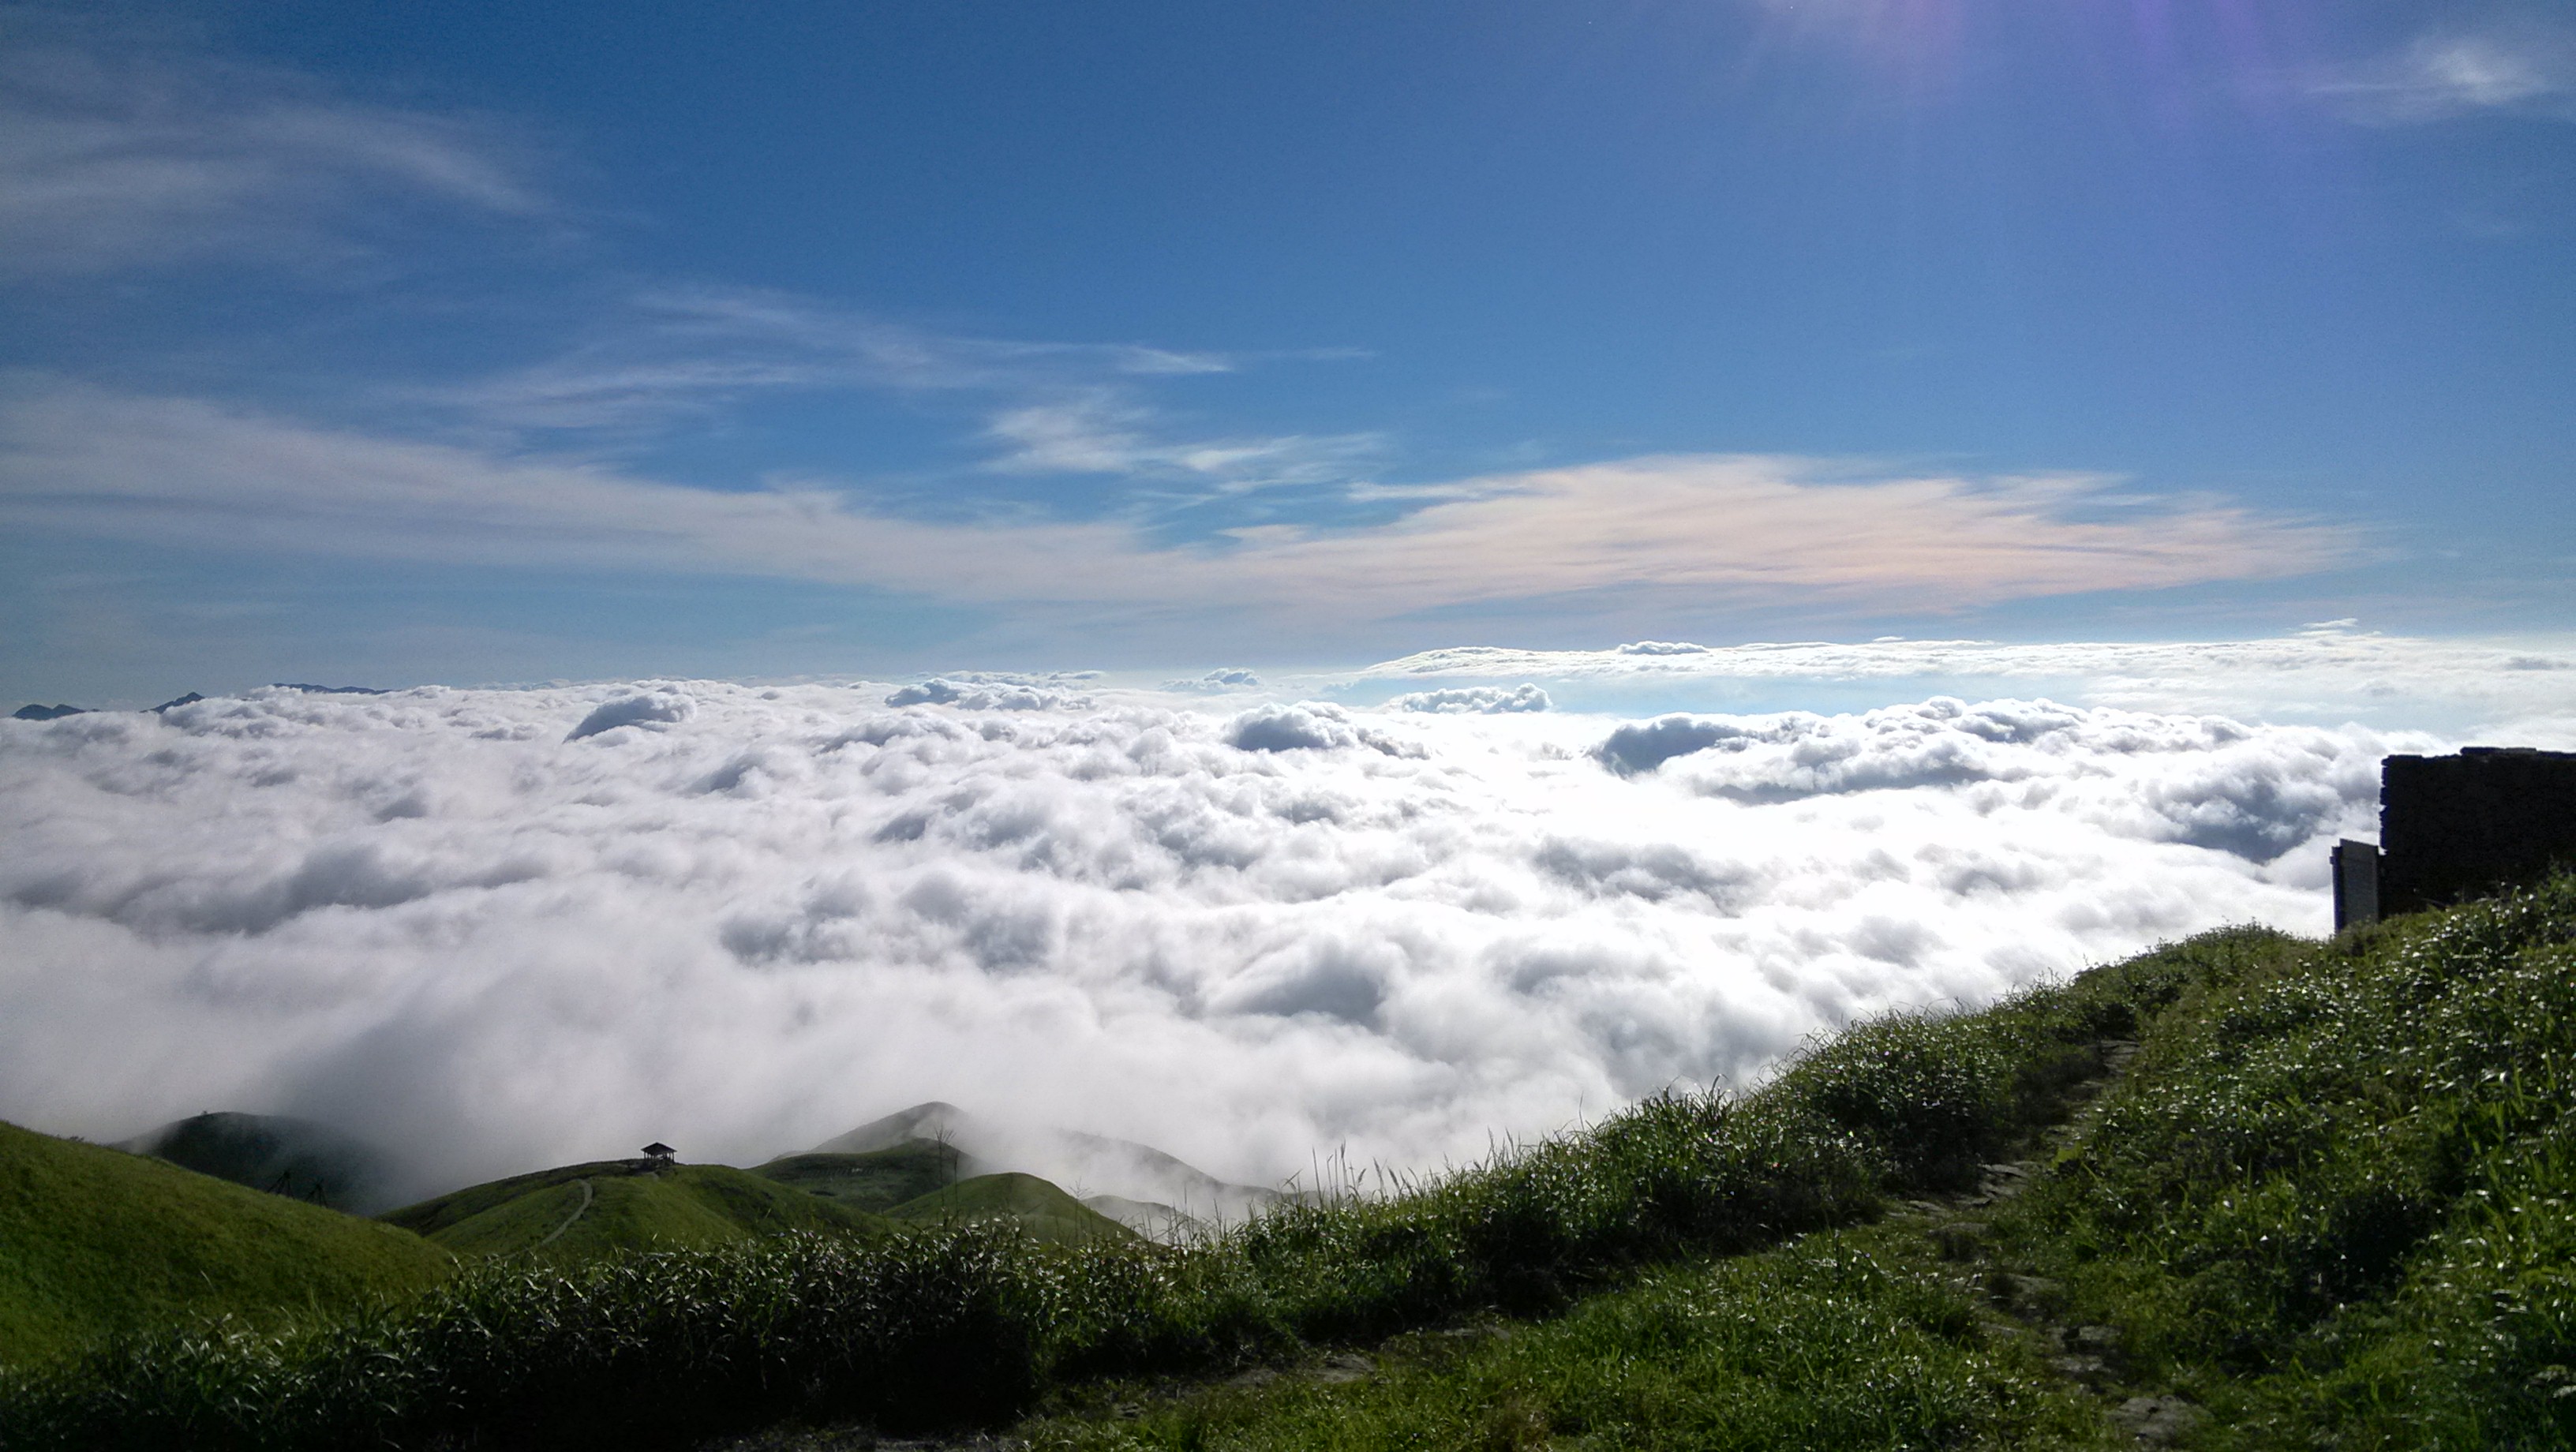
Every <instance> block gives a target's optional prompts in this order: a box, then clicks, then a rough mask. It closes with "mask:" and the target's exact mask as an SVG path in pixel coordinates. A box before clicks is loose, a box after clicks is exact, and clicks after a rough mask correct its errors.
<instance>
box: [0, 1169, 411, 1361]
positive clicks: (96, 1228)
mask: <svg viewBox="0 0 2576 1452" xmlns="http://www.w3.org/2000/svg"><path fill="white" fill-rule="evenodd" d="M454 1268H455V1259H454V1257H453V1256H451V1255H450V1254H449V1253H448V1252H447V1251H445V1250H443V1249H441V1248H439V1247H437V1246H434V1245H431V1244H429V1243H428V1242H427V1241H424V1240H422V1239H421V1238H420V1237H418V1236H416V1235H413V1234H411V1233H409V1232H407V1231H403V1230H398V1229H395V1228H394V1227H392V1226H388V1225H378V1224H374V1223H372V1222H370V1221H365V1220H359V1219H355V1218H353V1217H351V1216H348V1215H344V1214H341V1213H339V1212H338V1211H334V1210H328V1209H324V1208H322V1207H320V1206H316V1205H308V1204H303V1203H300V1202H298V1201H295V1200H291V1199H287V1198H285V1197H283V1196H279V1195H269V1194H263V1193H261V1192H260V1191H257V1190H251V1189H245V1188H243V1187H242V1186H240V1185H235V1184H231V1183H229V1182H227V1181H224V1180H219V1179H215V1178H212V1177H210V1176H207V1175H201V1174H196V1173H193V1172H191V1171H188V1170H184V1169H181V1168H179V1167H178V1166H176V1165H170V1164H165V1163H163V1162H161V1161H159V1160H155V1159H149V1158H146V1157H144V1156H141V1155H135V1154H129V1153H126V1152H124V1151H122V1150H115V1149H109V1148H105V1147H103V1146H99V1145H90V1144H81V1143H78V1142H75V1141H71V1140H62V1139H55V1138H52V1137H51V1136H48V1135H42V1134H36V1133H33V1132H31V1131H28V1130H24V1129H20V1128H18V1127H17V1126H15V1125H10V1124H0V1363H26V1362H32V1361H39V1360H43V1359H45V1358H48V1357H52V1356H55V1355H58V1354H61V1353H64V1352H68V1351H71V1350H73V1349H75V1348H77V1347H79V1346H81V1345H84V1344H86V1343H89V1342H92V1341H95V1340H97V1339H99V1338H101V1337H104V1336H109V1335H114V1334H118V1333H128V1332H139V1331H149V1330H155V1329H159V1328H163V1327H168V1326H173V1325H177V1324H181V1323H183V1322H187V1321H190V1320H193V1319H197V1318H204V1317H212V1316H220V1315H238V1316H247V1317H251V1318H254V1319H266V1320H275V1319H277V1318H278V1317H280V1316H281V1315H284V1314H287V1313H289V1312H293V1313H300V1314H305V1315H323V1314H330V1313H336V1312H341V1311H345V1310H347V1309H349V1308H351V1307H353V1306H356V1305H358V1304H360V1303H361V1302H364V1301H366V1300H368V1299H369V1298H371V1297H376V1296H399V1295H405V1294H409V1293H412V1292H417V1291H420V1290H423V1289H426V1288H427V1287H429V1286H432V1285H435V1284H437V1283H438V1282H440V1281H442V1280H445V1279H446V1278H447V1277H448V1276H449V1275H451V1274H452V1273H453V1271H454Z"/></svg>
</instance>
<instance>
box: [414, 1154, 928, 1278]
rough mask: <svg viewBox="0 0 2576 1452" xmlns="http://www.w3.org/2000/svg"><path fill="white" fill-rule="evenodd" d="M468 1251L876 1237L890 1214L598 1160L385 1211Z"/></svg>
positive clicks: (742, 1180)
mask: <svg viewBox="0 0 2576 1452" xmlns="http://www.w3.org/2000/svg"><path fill="white" fill-rule="evenodd" d="M379 1218H381V1219H382V1220H383V1221H384V1222H385V1223H386V1224H388V1225H395V1226H399V1227H401V1228H402V1229H404V1230H408V1231H412V1232H414V1233H416V1234H419V1235H421V1236H424V1237H426V1238H428V1239H429V1240H431V1241H434V1242H436V1243H437V1244H439V1245H442V1246H444V1247H446V1248H448V1249H449V1250H452V1251H455V1252H457V1253H458V1254H462V1255H482V1256H498V1255H517V1254H524V1253H537V1254H542V1255H545V1256H547V1257H548V1258H550V1259H555V1260H567V1261H578V1260H592V1259H597V1258H600V1257H603V1256H608V1255H614V1254H616V1253H618V1252H620V1251H630V1250H680V1249H687V1248H693V1247H703V1246H711V1245H724V1244H728V1243H731V1242H735V1241H743V1240H751V1239H755V1238H758V1237H761V1236H769V1235H785V1234H789V1233H793V1232H800V1231H801V1232H804V1233H807V1234H813V1235H876V1234H882V1233H884V1231H885V1230H886V1229H887V1228H888V1227H887V1223H886V1221H884V1220H883V1219H881V1218H879V1217H877V1216H874V1215H870V1214H868V1213H867V1212H865V1211H861V1210H854V1209H851V1208H850V1207H848V1206H846V1205H843V1204H840V1203H838V1202H836V1201H833V1200H828V1199H825V1198H823V1197H822V1196H819V1195H813V1194H808V1193H806V1192H805V1191H802V1190H799V1189H795V1188H793V1187H791V1186H787V1185H782V1184H779V1183H778V1182H777V1181H774V1180H769V1179H764V1178H762V1177H761V1176H759V1175H755V1174H753V1173H751V1172H750V1171H748V1170H737V1169H733V1168H730V1167H728V1166H725V1165H668V1166H657V1165H655V1164H654V1163H653V1162H652V1161H650V1160H601V1161H597V1162H594V1163H591V1164H582V1165H565V1166H562V1167H560V1168H557V1169H551V1170H540V1171H537V1172H536V1173H534V1174H527V1175H513V1176H511V1177H510V1178H508V1179H506V1180H495V1181H492V1182H491V1183H489V1184H484V1185H475V1186H472V1187H471V1188H468V1189H463V1190H458V1191H456V1192H454V1193H453V1194H447V1195H440V1196H437V1197H436V1198H434V1199H429V1200H424V1201H422V1202H420V1203H419V1204H417V1205H407V1206H405V1207H403V1208H402V1209H400V1210H394V1211H389V1212H387V1213H386V1214H385V1215H383V1216H381V1217H379Z"/></svg>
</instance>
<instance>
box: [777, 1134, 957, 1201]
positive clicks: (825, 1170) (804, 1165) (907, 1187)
mask: <svg viewBox="0 0 2576 1452" xmlns="http://www.w3.org/2000/svg"><path fill="white" fill-rule="evenodd" d="M964 1158H965V1157H964V1156H963V1155H961V1154H959V1153H958V1151H957V1147H956V1146H955V1145H949V1144H941V1143H939V1142H937V1141H935V1140H927V1139H916V1140H907V1141H906V1142H904V1143H902V1144H899V1145H894V1146H891V1147H889V1148H886V1149H881V1150H873V1151H870V1152H869V1153H866V1154H854V1155H851V1154H822V1153H816V1154H802V1155H781V1156H780V1157H778V1158H777V1159H774V1160H771V1161H770V1162H769V1163H767V1164H765V1165H759V1166H755V1167H754V1168H753V1169H752V1173H753V1174H755V1175H759V1176H761V1177H763V1178H764V1179H771V1180H776V1181H777V1182H778V1183H780V1184H782V1185H793V1186H795V1187H796V1188H797V1189H800V1190H806V1191H810V1192H812V1193H814V1194H817V1195H820V1196H822V1197H824V1198H825V1199H827V1200H836V1201H839V1202H840V1203H841V1204H844V1205H847V1206H849V1207H850V1208H851V1209H853V1210H874V1211H879V1212H882V1211H887V1210H892V1209H893V1208H894V1207H896V1206H897V1205H900V1204H902V1203H903V1202H905V1201H906V1200H917V1199H919V1198H921V1197H922V1196H924V1195H927V1194H929V1193H930V1192H931V1191H933V1190H938V1189H943V1188H945V1187H947V1186H949V1185H952V1184H954V1183H956V1181H957V1176H958V1170H959V1167H960V1165H961V1163H962V1161H963V1160H964Z"/></svg>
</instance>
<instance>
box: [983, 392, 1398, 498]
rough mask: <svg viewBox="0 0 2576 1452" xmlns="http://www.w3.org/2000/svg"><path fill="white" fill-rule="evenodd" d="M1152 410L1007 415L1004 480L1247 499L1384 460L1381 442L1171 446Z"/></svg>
mask: <svg viewBox="0 0 2576 1452" xmlns="http://www.w3.org/2000/svg"><path fill="white" fill-rule="evenodd" d="M1160 423H1161V420H1160V418H1159V416H1158V415H1157V414H1156V413H1155V411H1154V410H1152V409H1150V408H1147V407H1145V406H1144V405H1142V404H1140V403H1137V402H1135V401H1134V400H1132V399H1129V398H1127V397H1125V396H1124V395H1123V394H1120V393H1118V392H1115V391H1112V390H1108V389H1092V390H1086V391H1082V392H1078V393H1073V394H1066V395H1059V396H1056V397H1052V398H1048V399H1044V400H1041V401H1037V402H1030V403H1024V404H1020V405H1018V406H1015V407H1011V408H1006V409H1003V410H1002V411H1000V412H999V413H997V414H995V415H994V416H993V419H992V422H991V424H990V426H989V428H988V433H989V434H990V436H991V437H992V439H994V440H995V441H997V442H999V443H1001V444H1002V445H1003V446H1004V452H1003V453H1001V454H1000V455H998V456H997V457H995V458H994V459H993V460H992V461H991V462H990V463H989V464H988V465H987V467H989V468H991V469H994V470H996V471H998V472H1001V473H1006V474H1116V475H1121V476H1125V477H1129V478H1135V479H1143V480H1164V481H1172V482H1180V483H1188V484H1196V485H1203V486H1207V487H1210V488H1214V489H1217V490H1219V491H1222V492H1230V493H1232V492H1241V491H1244V490H1250V489H1266V488H1273V487H1277V486H1280V485H1292V484H1330V483H1338V482H1340V481H1343V480H1346V479H1348V478H1350V476H1351V475H1352V473H1353V472H1354V471H1356V470H1359V469H1362V468H1364V467H1366V466H1368V465H1369V464H1371V463H1374V462H1375V461H1376V460H1377V459H1378V458H1379V456H1380V455H1381V454H1383V453H1384V452H1385V448H1386V441H1385V439H1384V438H1382V437H1381V436H1379V435H1377V434H1374V433H1355V434H1333V435H1312V434H1284V435H1277V436H1273V437H1266V438H1262V437H1256V438H1216V439H1199V440H1179V441H1175V440H1171V439H1166V438H1163V437H1160V436H1159V433H1158V432H1157V430H1158V428H1159V426H1160Z"/></svg>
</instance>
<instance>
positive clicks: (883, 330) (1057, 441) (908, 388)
mask: <svg viewBox="0 0 2576 1452" xmlns="http://www.w3.org/2000/svg"><path fill="white" fill-rule="evenodd" d="M1283 356H1286V357H1295V358H1300V359H1315V358H1326V359H1331V358H1343V357H1350V356H1356V355H1355V353H1354V352H1353V351H1352V350H1331V351H1327V352H1325V353H1321V354H1317V353H1300V354H1293V355H1280V354H1271V353H1257V352H1256V353H1239V352H1216V351H1191V350H1184V349H1175V348H1161V347H1153V346H1150V345H1145V344H1133V343H1062V342H1044V341H1031V340H1026V339H1015V338H985V337H973V336H963V335H958V334H950V333H940V332H935V331H932V330H929V329H925V328H920V327H916V326H912V325H910V324H906V323H900V322H895V321H890V320H887V319H883V318H878V317H873V316H869V315H867V314H864V313H859V312H855V311H852V310H848V309H841V308H832V307H826V306H823V305H819V304H816V303H813V302H811V301H808V300H806V299H802V298H798V297H794V296H790V295H787V294H783V293H775V292H761V291H754V290H746V289H725V288H706V287H701V288H668V289H658V290H653V291H649V292H646V293H643V294H641V295H638V296H636V297H633V298H631V299H628V300H627V301H626V302H625V303H624V304H623V305H622V306H620V307H618V308H615V309H612V311H611V315H610V316H609V317H607V318H605V319H603V321H602V322H601V323H600V324H599V325H598V326H597V327H596V329H595V331H594V336H592V337H591V338H589V339H587V340H585V341H584V342H582V343H580V344H579V345H577V346H575V347H573V348H571V349H568V350H566V351H564V352H562V353H559V354H557V355H556V356H554V357H552V358H549V359H546V360H545V361H543V362H540V363H537V364H533V365H531V366H528V367H525V368H519V369H513V370H510V371H507V372H504V373H501V374H497V375H494V376H491V377H487V378H482V379H478V380H475V381H474V382H471V383H467V384H462V385H452V386H447V387H441V388H437V389H430V390H418V391H415V392H414V394H413V395H412V396H413V397H415V398H418V399H420V400H422V401H426V402H430V403H433V404H436V405H439V406H442V407H446V408H451V409H459V410H463V411H464V412H466V413H467V414H469V415H470V416H472V417H473V418H474V419H476V420H477V421H479V422H482V423H486V424H497V425H500V426H502V427H504V428H512V429H521V430H535V431H546V432H563V431H573V432H583V433H590V434H602V433H610V434H616V433H623V434H628V435H647V436H649V435H652V434H655V433H658V432H660V431H662V430H664V429H668V428H670V427H673V426H676V425H681V424H686V423H691V422H695V421H699V420H702V419H703V418H705V417H706V416H708V415H711V414H715V413H720V412H723V411H725V410H729V409H734V408H738V407H741V406H744V405H746V404H748V403H750V402H751V401H753V400H754V399H755V398H757V397H758V396H760V395H763V394H773V393H788V392H836V391H872V392H882V393H892V394H897V395H904V396H913V397H952V398H963V399H965V400H967V406H968V408H969V410H970V411H971V412H972V413H974V414H976V415H978V416H980V419H981V424H980V427H978V428H976V429H975V430H973V431H972V433H971V435H970V437H972V438H973V439H974V440H976V441H978V442H980V443H981V444H983V445H985V446H987V447H988V448H989V449H990V450H991V453H990V455H989V456H988V458H987V459H986V460H985V463H984V468H985V469H987V470H988V471H990V472H995V473H1003V474H1097V475H1113V476H1120V477H1125V478H1131V479H1134V480H1137V481H1138V482H1140V483H1148V484H1152V485H1156V486H1160V487H1165V488H1169V487H1172V486H1180V487H1183V488H1185V489H1200V490H1206V491H1210V492H1214V493H1220V494H1222V493H1235V492H1241V491H1244V490H1249V489H1257V488H1264V487H1269V486H1273V485H1280V484H1323V483H1334V482H1342V481H1347V480H1349V479H1351V478H1352V477H1353V476H1354V475H1355V474H1357V473H1359V472H1361V471H1364V470H1365V469H1367V468H1369V467H1371V466H1372V465H1374V464H1375V463H1376V462H1377V461H1378V460H1379V459H1380V458H1381V457H1382V455H1383V453H1384V448H1385V442H1386V441H1385V440H1384V438H1383V437H1382V436H1380V435H1378V434H1376V433H1373V432H1357V433H1344V434H1330V435H1309V434H1281V435H1251V436H1247V435H1231V434H1217V435H1213V436H1206V435H1200V436H1193V435H1194V433H1195V431H1194V430H1192V429H1191V428H1189V427H1188V426H1187V425H1185V424H1183V423H1180V422H1178V421H1176V420H1174V419H1173V418H1171V417H1170V416H1169V415H1168V414H1167V413H1166V412H1165V411H1164V410H1163V409H1161V408H1159V407H1157V406H1156V405H1155V404H1154V403H1153V402H1152V401H1151V400H1150V399H1149V397H1148V396H1147V395H1146V393H1145V392H1143V391H1142V390H1143V389H1144V388H1145V386H1146V385H1149V384H1153V383H1158V382H1163V381H1167V380H1171V379H1176V378H1187V377H1198V376H1206V375H1210V374H1223V373H1233V372H1236V371H1238V370H1240V369H1242V368H1245V367H1247V366H1251V365H1253V364H1255V363H1259V362H1267V361H1274V360H1277V359H1279V358H1281V357H1283Z"/></svg>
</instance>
